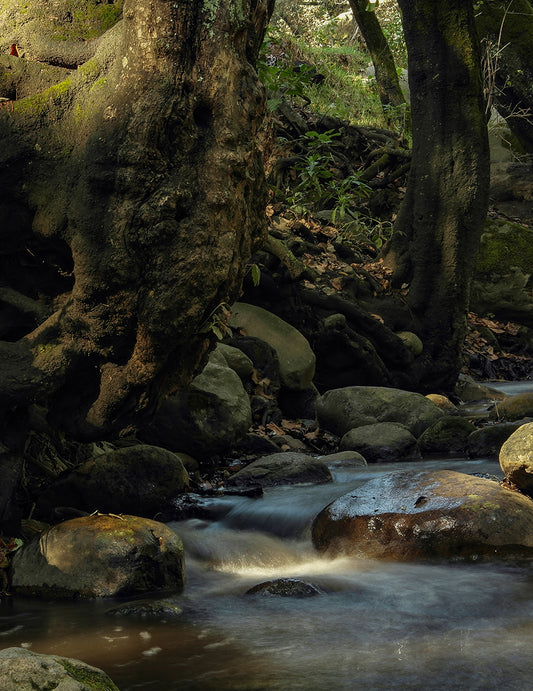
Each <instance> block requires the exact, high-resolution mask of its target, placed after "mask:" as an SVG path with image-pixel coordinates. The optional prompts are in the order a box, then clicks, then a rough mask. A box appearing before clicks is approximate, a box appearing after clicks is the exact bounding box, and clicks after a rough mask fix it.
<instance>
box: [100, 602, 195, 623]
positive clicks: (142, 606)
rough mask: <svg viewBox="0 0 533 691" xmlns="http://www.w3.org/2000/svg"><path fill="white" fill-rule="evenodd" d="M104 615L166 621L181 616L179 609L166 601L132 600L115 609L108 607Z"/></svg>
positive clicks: (181, 612) (181, 611)
mask: <svg viewBox="0 0 533 691" xmlns="http://www.w3.org/2000/svg"><path fill="white" fill-rule="evenodd" d="M106 614H109V615H112V616H117V617H118V616H120V617H143V618H144V617H150V618H156V619H167V618H169V617H170V618H175V617H180V616H181V615H182V614H183V610H182V609H181V607H178V606H177V605H173V604H172V603H171V602H167V601H166V600H132V601H131V602H124V603H123V604H120V605H117V606H116V607H110V608H109V609H108V610H106Z"/></svg>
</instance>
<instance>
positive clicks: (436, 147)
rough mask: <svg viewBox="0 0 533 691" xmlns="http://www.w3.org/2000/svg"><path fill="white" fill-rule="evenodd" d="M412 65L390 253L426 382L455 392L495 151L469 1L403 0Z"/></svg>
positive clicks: (387, 256)
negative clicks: (405, 160) (405, 287)
mask: <svg viewBox="0 0 533 691" xmlns="http://www.w3.org/2000/svg"><path fill="white" fill-rule="evenodd" d="M399 4H400V7H401V9H402V12H403V25H404V32H405V39H406V44H407V51H408V59H409V85H410V90H411V113H412V121H413V151H412V162H411V170H410V175H409V181H408V186H407V191H406V195H405V198H404V201H403V202H402V205H401V207H400V211H399V214H398V218H397V220H396V223H395V227H394V233H393V237H392V240H391V242H390V244H389V246H388V248H387V249H386V251H385V254H384V261H385V264H386V265H388V266H389V267H390V268H392V270H393V272H394V281H395V285H397V286H398V285H401V284H403V283H405V284H409V294H408V298H407V299H408V302H409V305H410V307H411V309H412V310H413V312H414V314H415V315H416V317H417V318H418V319H419V323H420V333H419V335H420V337H421V338H422V340H423V342H424V354H423V355H422V356H421V359H420V368H421V371H420V385H421V387H422V388H427V389H435V388H442V389H448V390H449V389H450V388H451V387H452V386H453V384H454V382H455V380H456V377H457V374H458V372H459V369H460V366H461V351H462V345H463V342H464V337H465V333H466V313H467V308H468V298H469V290H470V282H471V275H472V271H473V267H474V265H475V261H476V255H477V251H478V245H479V237H480V232H481V228H482V225H483V222H484V220H485V217H486V211H487V205H488V188H489V153H488V140H487V127H486V120H485V114H484V108H485V104H484V100H483V90H482V80H481V70H480V50H479V41H478V39H477V35H476V32H475V26H474V16H473V10H472V5H471V3H469V2H464V0H451V1H450V2H446V3H436V2H433V0H415V1H413V2H410V1H409V2H408V1H407V0H400V3H399Z"/></svg>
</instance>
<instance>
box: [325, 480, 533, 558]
mask: <svg viewBox="0 0 533 691" xmlns="http://www.w3.org/2000/svg"><path fill="white" fill-rule="evenodd" d="M312 538H313V543H314V545H315V547H316V548H317V549H318V550H319V551H320V552H327V553H328V554H330V555H333V556H334V555H339V554H351V555H357V556H361V557H365V558H373V559H391V560H398V561H402V560H413V559H476V558H481V557H488V558H505V557H531V556H533V501H531V499H529V498H528V497H525V496H524V495H522V494H520V493H518V492H513V491H511V490H509V489H506V488H504V487H501V486H500V485H499V484H498V483H497V482H493V481H491V480H486V479H483V478H478V477H473V476H471V475H465V474H464V473H457V472H454V471H450V470H440V471H433V472H431V471H426V472H424V471H421V472H418V471H408V472H398V473H388V474H386V475H383V476H381V477H379V478H376V479H374V480H370V481H369V482H367V483H365V484H364V485H362V486H361V487H359V488H357V489H356V490H354V491H352V492H350V493H348V494H345V495H344V496H342V497H340V498H339V499H337V500H336V501H334V502H332V503H331V504H329V505H328V506H327V507H326V508H325V509H323V510H322V511H321V512H320V513H319V515H318V516H317V518H316V519H315V521H314V523H313V527H312Z"/></svg>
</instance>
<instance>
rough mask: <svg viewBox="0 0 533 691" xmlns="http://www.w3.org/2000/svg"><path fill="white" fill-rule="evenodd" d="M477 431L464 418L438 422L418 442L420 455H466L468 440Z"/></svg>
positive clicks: (446, 418) (447, 418)
mask: <svg viewBox="0 0 533 691" xmlns="http://www.w3.org/2000/svg"><path fill="white" fill-rule="evenodd" d="M475 429H476V428H475V426H474V425H473V424H472V423H471V422H470V421H469V420H466V419H465V418H463V417H456V416H453V417H451V416H449V417H444V418H442V419H441V420H437V422H435V424H433V425H431V427H428V428H427V429H426V430H425V431H424V432H422V434H421V436H420V438H419V440H418V444H419V448H420V453H421V454H422V455H423V456H424V455H427V454H432V453H438V454H444V455H446V456H456V455H458V454H460V455H464V454H465V453H466V449H467V446H468V438H469V436H470V435H471V434H472V432H474V431H475Z"/></svg>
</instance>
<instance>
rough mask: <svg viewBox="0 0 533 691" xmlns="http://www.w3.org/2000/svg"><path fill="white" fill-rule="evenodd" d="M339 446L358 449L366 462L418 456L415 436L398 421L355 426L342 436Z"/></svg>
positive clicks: (390, 461)
mask: <svg viewBox="0 0 533 691" xmlns="http://www.w3.org/2000/svg"><path fill="white" fill-rule="evenodd" d="M339 448H340V449H342V450H351V451H358V452H359V453H360V454H362V455H363V456H364V458H365V459H366V460H367V462H368V463H393V462H395V461H412V460H416V459H419V458H420V453H419V451H418V446H417V442H416V439H415V437H414V436H413V435H412V434H411V432H410V431H409V429H408V428H407V427H406V426H405V425H400V424H399V423H398V422H377V423H376V424H375V425H364V426H363V427H356V428H354V429H352V430H350V431H349V432H346V434H345V435H344V436H343V437H342V439H341V441H340V445H339Z"/></svg>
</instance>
